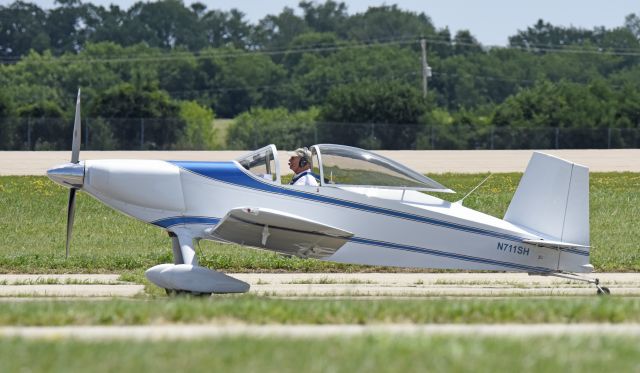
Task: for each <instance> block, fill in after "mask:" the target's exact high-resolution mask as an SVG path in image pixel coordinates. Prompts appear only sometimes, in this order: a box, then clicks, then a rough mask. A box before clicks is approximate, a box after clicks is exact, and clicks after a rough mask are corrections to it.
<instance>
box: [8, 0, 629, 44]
mask: <svg viewBox="0 0 640 373" xmlns="http://www.w3.org/2000/svg"><path fill="white" fill-rule="evenodd" d="M26 1H29V0H26ZM12 2H13V0H0V5H8V4H10V3H12ZM31 2H34V3H36V4H38V5H39V6H40V7H42V8H51V7H54V0H38V1H33V0H32V1H31ZM83 2H84V3H94V4H96V5H103V6H107V5H108V4H111V3H113V4H117V5H119V6H120V7H121V8H124V9H127V8H129V7H130V6H131V5H132V4H134V3H135V2H136V1H134V0H92V1H87V0H83ZM192 2H193V1H191V0H184V3H185V4H191V3H192ZM199 2H201V3H203V4H205V5H207V9H221V10H230V9H231V8H236V9H238V10H240V11H242V12H243V13H245V14H246V15H247V19H248V20H249V21H250V22H251V23H255V22H257V21H258V20H260V19H261V18H263V17H264V16H265V15H267V14H277V13H280V11H281V10H282V9H283V8H284V7H285V6H288V7H290V8H293V9H295V10H296V13H297V14H300V13H301V12H300V10H299V9H298V2H299V0H235V1H224V2H221V1H206V0H200V1H199ZM344 2H345V3H346V4H347V7H348V13H349V14H354V13H360V12H364V11H365V10H366V9H367V8H368V7H370V6H379V5H383V4H386V5H392V4H397V5H398V7H399V8H401V9H403V10H409V11H414V12H424V13H425V14H427V15H428V16H429V17H431V20H432V22H433V23H434V24H435V26H436V28H444V27H449V29H450V30H451V32H452V34H455V32H456V31H458V30H460V29H468V30H470V31H471V33H472V34H473V35H474V36H475V37H476V38H477V39H478V40H479V41H480V42H481V43H482V44H483V45H485V46H489V45H498V46H504V45H506V44H507V42H508V37H509V36H512V35H515V34H516V33H517V32H518V30H526V28H527V27H530V26H532V25H533V24H535V23H536V22H537V20H538V19H543V20H544V21H545V22H550V23H551V24H553V25H556V26H566V27H568V26H574V27H580V28H587V29H592V28H594V27H597V26H604V27H606V28H615V27H619V26H622V25H623V24H624V19H625V16H627V15H628V14H631V13H636V14H638V15H640V2H636V1H631V0H608V1H604V0H481V1H474V0H466V1H463V0H397V1H379V0H378V1H375V0H355V1H344Z"/></svg>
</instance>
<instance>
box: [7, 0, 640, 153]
mask: <svg viewBox="0 0 640 373" xmlns="http://www.w3.org/2000/svg"><path fill="white" fill-rule="evenodd" d="M298 7H299V9H298V10H297V11H295V10H294V9H291V8H284V9H283V10H282V11H281V12H280V13H279V14H275V15H268V16H266V17H264V18H263V19H261V20H260V21H258V22H257V23H255V24H251V23H250V22H248V21H247V20H246V19H245V16H244V14H242V12H240V11H238V10H235V9H234V10H231V11H228V12H226V11H220V10H209V9H207V7H206V6H205V5H203V4H201V3H194V4H192V5H190V6H185V5H184V3H182V2H181V1H178V0H164V1H158V2H152V3H145V2H138V3H136V4H134V5H132V6H131V7H130V8H129V9H126V10H125V9H121V8H119V7H118V6H113V5H112V6H110V7H109V8H104V7H102V6H96V5H93V4H88V3H82V2H80V1H78V0H58V1H57V7H56V8H53V9H50V10H45V9H41V8H40V7H38V6H37V5H36V4H33V3H28V2H22V1H16V2H14V3H12V4H10V5H7V6H0V61H2V64H1V65H0V86H2V87H3V88H2V90H1V91H0V149H27V148H29V149H63V148H66V147H68V146H69V145H70V144H69V142H70V139H69V137H70V126H71V122H72V117H73V105H74V103H75V100H74V96H75V91H76V90H77V88H78V87H82V88H83V100H84V101H83V102H84V105H83V115H84V116H85V118H87V120H88V122H87V123H85V125H86V127H87V128H88V129H89V134H88V137H87V139H89V140H90V141H89V144H90V147H92V148H94V149H129V148H136V149H137V148H140V147H143V148H148V149H208V148H213V147H226V148H252V147H254V146H259V145H263V144H265V143H270V142H274V143H276V144H278V145H279V146H283V147H295V146H298V145H301V144H309V143H311V142H313V141H314V140H318V141H321V142H336V143H342V144H348V145H356V146H362V147H368V148H383V149H407V148H408V149H413V148H426V149H429V148H434V147H438V148H454V149H455V148H517V147H552V146H553V144H550V143H549V141H551V140H550V139H551V138H555V139H556V142H557V139H558V131H560V130H561V131H562V133H563V134H564V135H563V137H562V139H563V142H562V144H563V146H564V147H577V148H579V147H602V146H603V144H605V143H606V144H608V145H611V144H614V146H619V147H620V146H621V147H629V146H638V145H637V144H638V132H639V131H640V127H639V126H640V93H639V90H638V88H640V63H639V62H640V18H639V17H638V16H636V15H635V14H630V15H629V16H627V17H626V18H625V19H624V20H621V25H620V27H617V28H613V29H606V28H603V27H598V28H594V29H591V30H588V29H577V28H573V27H560V26H554V25H551V24H549V23H546V22H544V21H542V20H540V21H538V22H537V23H535V24H534V25H532V26H530V27H527V28H526V29H525V30H521V31H519V32H518V33H517V34H516V35H513V36H511V37H510V38H509V45H508V46H507V47H495V46H483V45H482V44H481V43H479V42H478V41H477V40H476V38H475V37H474V36H473V35H472V33H471V32H470V31H467V30H463V31H458V32H457V33H456V34H455V35H452V34H451V33H450V31H449V30H448V28H446V27H444V28H438V27H436V26H435V24H434V22H433V21H432V20H431V18H430V17H429V16H428V15H427V14H425V13H415V12H409V11H405V10H402V9H400V8H398V7H397V6H395V5H389V6H386V5H385V6H380V7H371V8H369V9H368V10H366V11H365V12H362V13H356V14H349V13H348V9H347V6H346V4H345V3H341V2H334V1H326V2H324V3H315V2H307V1H302V2H300V3H299V6H298ZM426 11H427V12H428V9H426ZM420 40H426V43H427V52H428V64H429V66H430V67H431V69H432V71H433V74H432V76H431V77H430V78H429V82H428V89H429V90H428V94H427V95H426V97H424V96H423V92H422V84H421V82H422V63H421V48H420ZM214 117H216V118H232V119H233V121H232V123H231V125H230V126H229V127H228V128H224V129H222V128H219V127H216V126H212V123H213V122H214ZM550 129H551V132H549V130H550ZM612 129H613V130H614V131H613V132H612ZM549 133H552V134H555V137H554V136H553V135H551V136H550V135H549ZM603 134H606V135H603ZM223 136H224V137H225V139H224V140H223V141H220V137H223ZM603 136H607V141H605V142H603V141H602V138H603ZM612 136H613V138H612Z"/></svg>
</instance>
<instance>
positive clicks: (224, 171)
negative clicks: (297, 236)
mask: <svg viewBox="0 0 640 373" xmlns="http://www.w3.org/2000/svg"><path fill="white" fill-rule="evenodd" d="M168 162H169V163H172V164H174V165H176V166H178V167H180V168H182V169H184V170H186V171H190V172H193V173H195V174H197V175H200V176H204V177H207V178H210V179H214V180H216V181H220V182H224V183H228V184H232V185H237V186H241V187H245V188H251V189H254V190H258V191H262V192H267V193H275V194H281V195H287V196H292V197H298V198H304V199H307V200H312V201H316V202H321V203H326V204H331V205H337V206H342V207H347V208H351V209H357V210H361V211H367V212H371V213H376V214H383V215H387V216H393V217H396V218H400V219H406V220H413V221H418V222H421V223H426V224H431V225H436V226H440V227H445V228H450V229H455V230H459V231H464V232H469V233H475V234H480V235H484V236H490V237H496V238H502V239H506V240H511V241H516V242H522V240H523V238H522V237H518V236H513V235H510V234H505V233H499V232H494V231H490V230H486V229H482V228H476V227H470V226H465V225H461V224H456V223H451V222H447V221H443V220H438V219H434V218H428V217H424V216H420V215H415V214H411V213H407V212H402V211H397V210H390V209H386V208H382V207H377V206H371V205H367V204H363V203H357V202H352V201H346V200H343V199H339V198H334V197H328V196H321V195H318V194H313V193H307V192H303V191H299V190H294V189H290V188H286V187H282V186H279V185H275V184H272V183H269V182H266V181H262V180H257V179H254V178H252V177H251V176H249V175H247V174H246V173H244V172H243V171H242V170H240V169H239V168H238V165H237V164H236V163H234V162H199V161H168ZM580 255H585V256H588V255H589V253H588V252H583V251H581V254H580Z"/></svg>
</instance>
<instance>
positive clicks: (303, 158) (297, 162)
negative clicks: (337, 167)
mask: <svg viewBox="0 0 640 373" xmlns="http://www.w3.org/2000/svg"><path fill="white" fill-rule="evenodd" d="M289 155H290V156H291V158H289V168H290V169H291V171H293V173H294V174H295V175H294V176H293V179H291V182H290V183H289V184H290V185H309V186H317V185H318V181H317V180H316V178H315V177H314V176H313V174H312V173H311V168H312V167H313V160H312V157H311V151H309V149H307V148H306V147H305V148H298V149H296V150H294V151H293V152H289Z"/></svg>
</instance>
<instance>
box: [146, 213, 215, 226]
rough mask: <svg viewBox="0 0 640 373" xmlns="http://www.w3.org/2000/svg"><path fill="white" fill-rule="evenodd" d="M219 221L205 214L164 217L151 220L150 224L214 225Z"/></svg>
mask: <svg viewBox="0 0 640 373" xmlns="http://www.w3.org/2000/svg"><path fill="white" fill-rule="evenodd" d="M219 222H220V219H217V218H209V217H206V216H172V217H170V218H164V219H159V220H155V221H152V222H151V224H154V225H157V226H159V227H162V228H169V227H173V226H175V225H179V224H210V225H216V224H218V223H219Z"/></svg>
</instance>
